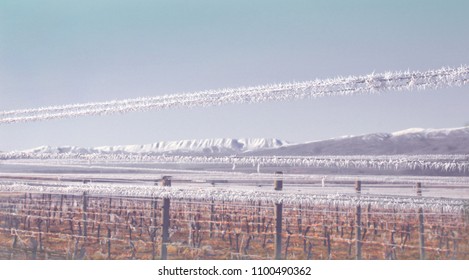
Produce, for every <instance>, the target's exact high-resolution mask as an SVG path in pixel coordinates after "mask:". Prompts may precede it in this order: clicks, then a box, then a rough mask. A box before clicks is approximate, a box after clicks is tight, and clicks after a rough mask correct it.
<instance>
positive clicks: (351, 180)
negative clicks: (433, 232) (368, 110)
mask: <svg viewBox="0 0 469 280" xmlns="http://www.w3.org/2000/svg"><path fill="white" fill-rule="evenodd" d="M162 176H172V186H173V188H175V189H212V190H215V189H220V190H222V189H226V190H234V191H236V190H239V191H260V192H272V191H273V185H274V183H273V182H274V180H276V179H280V178H281V179H282V180H283V184H284V189H283V192H284V193H297V194H354V193H355V190H354V184H355V181H356V180H360V181H362V194H365V195H396V196H416V189H415V186H416V183H417V182H420V183H422V186H423V190H422V195H423V196H424V197H435V198H436V197H444V198H456V199H469V177H455V176H449V177H442V176H384V175H363V174H362V175H337V174H336V175H322V174H308V173H296V174H295V173H288V172H284V174H283V175H282V176H281V177H278V176H277V175H275V174H274V172H273V171H271V172H269V173H253V172H252V170H251V172H239V171H236V172H235V171H232V170H229V169H225V170H223V169H218V170H217V171H213V170H204V168H202V167H201V166H198V169H197V170H194V169H193V170H189V169H178V168H172V169H165V168H148V167H140V166H138V165H137V166H112V165H77V164H70V165H64V164H57V165H54V164H51V163H49V164H48V165H40V164H37V163H30V164H26V163H24V162H23V163H8V164H2V165H0V183H1V184H8V185H10V184H15V183H20V184H23V183H25V184H31V185H54V186H57V185H64V186H66V185H70V184H72V185H83V184H85V183H87V184H89V183H91V184H113V185H121V186H123V185H125V186H129V187H132V186H136V187H137V186H154V185H155V184H157V183H158V180H159V179H161V178H162ZM323 182H324V186H323Z"/></svg>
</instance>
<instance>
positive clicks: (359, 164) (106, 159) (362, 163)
mask: <svg viewBox="0 0 469 280" xmlns="http://www.w3.org/2000/svg"><path fill="white" fill-rule="evenodd" d="M19 159H21V160H23V159H35V160H64V161H66V162H64V163H65V164H70V163H71V162H73V161H75V163H79V161H80V160H81V161H88V162H90V163H91V162H93V163H100V162H103V163H110V162H113V163H123V162H126V163H131V162H133V163H135V162H151V163H165V164H168V163H170V164H173V163H178V164H204V165H230V166H253V167H258V168H259V169H261V168H263V167H282V166H290V167H292V166H295V167H306V168H327V169H337V168H338V169H370V170H412V171H432V172H440V173H456V174H461V175H466V174H468V173H469V158H468V156H467V155H388V156H373V155H356V156H189V155H161V154H136V153H88V154H80V153H32V152H8V153H0V160H19Z"/></svg>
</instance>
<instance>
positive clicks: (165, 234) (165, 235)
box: [161, 198, 170, 260]
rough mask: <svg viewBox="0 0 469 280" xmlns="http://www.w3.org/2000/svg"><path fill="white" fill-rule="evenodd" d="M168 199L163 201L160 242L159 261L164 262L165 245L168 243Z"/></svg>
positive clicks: (166, 253) (165, 257)
mask: <svg viewBox="0 0 469 280" xmlns="http://www.w3.org/2000/svg"><path fill="white" fill-rule="evenodd" d="M169 205H170V199H169V198H164V199H163V233H162V236H161V237H162V240H161V259H162V260H166V259H167V258H168V248H167V246H166V243H167V242H168V241H169V207H170V206H169Z"/></svg>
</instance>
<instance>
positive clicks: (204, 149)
mask: <svg viewBox="0 0 469 280" xmlns="http://www.w3.org/2000/svg"><path fill="white" fill-rule="evenodd" d="M287 144H288V142H286V141H283V140H279V139H264V138H254V139H226V138H219V139H203V140H181V141H164V142H157V143H153V144H146V145H125V146H102V147H95V148H81V147H74V146H62V147H50V146H41V147H37V148H34V149H30V150H25V151H23V152H27V153H37V154H41V153H80V154H91V153H106V154H109V153H132V154H135V153H137V154H141V153H145V154H191V155H192V154H194V155H232V154H241V153H244V152H248V151H260V150H264V149H274V148H278V147H281V146H284V145H287Z"/></svg>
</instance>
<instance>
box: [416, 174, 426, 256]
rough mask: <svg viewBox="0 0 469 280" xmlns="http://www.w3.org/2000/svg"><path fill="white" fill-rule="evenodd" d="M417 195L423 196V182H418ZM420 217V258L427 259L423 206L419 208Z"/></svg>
mask: <svg viewBox="0 0 469 280" xmlns="http://www.w3.org/2000/svg"><path fill="white" fill-rule="evenodd" d="M417 196H420V197H421V196H422V184H421V183H417ZM418 217H419V251H420V259H421V260H424V259H425V224H424V217H423V208H422V207H420V208H419V210H418Z"/></svg>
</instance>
